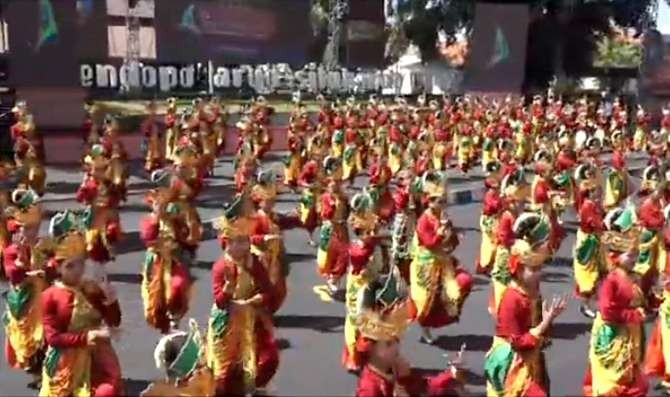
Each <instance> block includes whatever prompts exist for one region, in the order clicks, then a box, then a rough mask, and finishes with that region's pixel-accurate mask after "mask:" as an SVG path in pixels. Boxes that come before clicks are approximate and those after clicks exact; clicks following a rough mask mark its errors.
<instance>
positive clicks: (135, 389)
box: [123, 379, 149, 397]
mask: <svg viewBox="0 0 670 397" xmlns="http://www.w3.org/2000/svg"><path fill="white" fill-rule="evenodd" d="M123 382H124V383H125V385H126V393H127V395H128V396H133V397H135V396H139V395H140V393H141V392H143V391H144V390H145V389H146V388H147V387H148V386H149V382H147V381H146V380H135V379H124V380H123Z"/></svg>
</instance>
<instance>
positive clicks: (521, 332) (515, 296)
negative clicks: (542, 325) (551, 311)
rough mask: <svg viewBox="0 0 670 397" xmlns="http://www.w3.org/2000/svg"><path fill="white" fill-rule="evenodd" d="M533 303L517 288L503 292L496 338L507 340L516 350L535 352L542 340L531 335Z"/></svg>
mask: <svg viewBox="0 0 670 397" xmlns="http://www.w3.org/2000/svg"><path fill="white" fill-rule="evenodd" d="M532 305H533V302H532V301H531V299H530V298H529V297H528V295H526V294H525V293H524V292H523V291H521V290H520V289H519V288H517V287H510V288H507V289H505V292H503V296H502V299H501V300H500V305H499V306H498V317H497V322H496V336H499V337H501V338H504V339H505V340H507V341H508V342H509V343H510V344H511V345H512V348H513V349H514V350H517V351H524V350H533V349H535V348H537V347H538V346H539V345H540V340H539V339H538V338H537V337H536V336H534V335H532V334H531V333H530V330H531V328H532V327H533V320H532V318H533V315H532V314H533V311H532Z"/></svg>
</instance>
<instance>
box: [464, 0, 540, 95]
mask: <svg viewBox="0 0 670 397" xmlns="http://www.w3.org/2000/svg"><path fill="white" fill-rule="evenodd" d="M529 22H530V14H529V9H528V6H527V5H520V4H512V5H507V4H490V3H477V8H476V15H475V23H474V28H473V38H472V51H471V53H470V57H469V59H468V62H467V64H466V69H465V88H466V90H468V91H475V92H520V91H521V87H522V84H523V81H524V72H525V64H526V45H527V34H528V24H529Z"/></svg>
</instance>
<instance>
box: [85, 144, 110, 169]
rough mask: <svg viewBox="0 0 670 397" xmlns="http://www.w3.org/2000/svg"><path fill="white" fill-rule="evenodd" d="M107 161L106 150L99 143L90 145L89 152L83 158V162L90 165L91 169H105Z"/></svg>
mask: <svg viewBox="0 0 670 397" xmlns="http://www.w3.org/2000/svg"><path fill="white" fill-rule="evenodd" d="M109 162H110V159H109V158H108V157H107V151H106V150H105V147H104V146H102V145H101V144H95V145H93V146H91V150H90V152H89V154H88V155H87V156H86V158H85V159H84V163H85V164H86V165H88V166H89V167H91V170H105V169H106V168H107V167H108V166H109Z"/></svg>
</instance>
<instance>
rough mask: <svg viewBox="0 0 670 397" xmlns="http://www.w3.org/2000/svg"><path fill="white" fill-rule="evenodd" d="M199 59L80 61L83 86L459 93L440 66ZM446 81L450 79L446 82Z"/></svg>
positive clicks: (455, 80) (454, 78)
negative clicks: (132, 63)
mask: <svg viewBox="0 0 670 397" xmlns="http://www.w3.org/2000/svg"><path fill="white" fill-rule="evenodd" d="M209 65H213V64H212V62H207V63H197V64H184V65H177V64H161V65H151V64H143V65H142V66H141V67H140V68H139V69H136V70H132V69H130V68H128V67H127V66H124V65H114V64H105V63H87V64H82V65H80V69H79V72H80V83H81V87H83V88H86V89H89V90H92V91H94V92H100V93H103V92H105V91H107V92H118V91H119V90H120V89H121V88H122V87H124V86H129V85H133V86H139V87H141V89H142V92H144V93H154V94H158V95H161V94H162V95H168V94H174V93H177V94H178V93H180V92H181V93H195V92H203V91H204V92H208V93H212V94H218V95H224V96H225V95H237V94H239V92H240V91H241V90H247V91H253V93H254V94H263V95H267V94H290V93H292V92H295V91H297V90H300V91H302V92H306V93H312V94H317V93H322V92H323V93H330V94H336V95H345V94H366V93H378V94H387V95H400V94H402V95H407V94H416V93H421V92H433V91H434V88H433V87H434V86H435V87H438V86H439V88H440V89H441V92H444V93H457V92H459V91H457V90H459V89H460V82H461V79H462V76H461V74H460V72H458V71H454V70H452V71H451V72H452V73H449V71H445V70H443V69H441V70H439V73H438V71H434V72H433V71H431V70H430V69H426V70H414V71H412V72H408V71H406V70H404V71H401V70H395V69H386V70H379V69H373V70H368V71H358V70H357V71H353V70H348V69H339V70H327V69H326V68H324V67H323V66H321V65H316V64H310V65H307V66H305V67H303V68H300V69H295V70H294V69H292V68H291V67H290V66H289V65H288V64H271V65H257V66H251V65H236V66H211V67H210V66H209ZM447 80H448V81H447Z"/></svg>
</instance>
